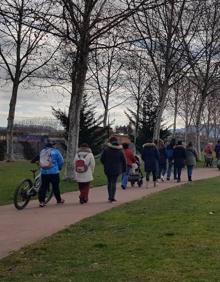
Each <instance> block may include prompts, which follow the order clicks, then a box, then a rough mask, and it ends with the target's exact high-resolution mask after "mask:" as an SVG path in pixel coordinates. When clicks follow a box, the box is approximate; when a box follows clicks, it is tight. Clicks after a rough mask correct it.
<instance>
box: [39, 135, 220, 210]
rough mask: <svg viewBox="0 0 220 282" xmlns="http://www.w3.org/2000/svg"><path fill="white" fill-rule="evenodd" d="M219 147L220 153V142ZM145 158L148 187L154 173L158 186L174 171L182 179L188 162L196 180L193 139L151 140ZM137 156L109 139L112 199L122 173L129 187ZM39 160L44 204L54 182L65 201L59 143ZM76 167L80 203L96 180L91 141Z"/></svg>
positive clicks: (105, 156)
mask: <svg viewBox="0 0 220 282" xmlns="http://www.w3.org/2000/svg"><path fill="white" fill-rule="evenodd" d="M218 148H219V151H218V153H219V156H220V141H219V143H218ZM141 158H142V160H143V162H144V170H145V173H146V186H147V187H148V183H149V180H150V175H151V174H152V177H153V184H154V187H155V186H156V185H157V182H158V180H159V179H160V180H161V181H165V179H166V180H167V181H169V180H170V179H171V173H172V172H173V177H174V180H177V182H180V181H181V173H182V169H183V167H184V166H185V165H186V167H187V175H188V181H192V173H193V168H194V166H195V165H196V161H197V159H198V157H197V153H196V150H195V149H194V148H193V145H192V143H191V142H189V143H188V145H187V146H186V147H184V146H183V144H182V142H181V141H178V142H177V143H176V140H175V139H172V140H171V141H170V143H169V144H168V145H165V144H164V142H163V140H159V141H155V142H152V141H151V140H148V141H147V142H146V143H145V144H144V145H143V149H142V153H141ZM137 159H138V160H139V158H138V157H137V156H135V154H134V152H133V151H132V150H131V149H129V145H128V144H127V143H124V144H122V145H121V144H119V142H118V139H117V138H116V137H115V136H112V137H111V138H110V139H109V140H108V143H107V144H106V145H105V148H104V149H103V152H102V153H101V157H100V160H101V163H102V164H103V167H104V172H105V175H106V178H107V191H108V201H109V202H114V201H116V198H115V194H116V184H117V181H118V178H119V176H120V175H122V178H121V188H122V189H126V187H127V184H128V177H129V174H130V172H131V170H132V166H133V165H134V164H135V163H137ZM38 160H39V163H40V166H41V176H42V177H41V179H42V185H41V188H40V191H39V202H40V207H44V206H45V196H46V191H47V190H48V188H49V184H50V183H51V184H52V188H53V192H54V196H55V198H56V200H57V203H58V204H63V203H64V200H63V199H62V198H61V196H60V190H59V172H60V170H61V169H62V167H63V164H64V160H63V157H62V155H61V153H60V151H59V150H58V149H57V148H56V145H55V144H51V143H48V144H46V146H45V147H44V148H43V150H42V151H41V152H40V155H39V157H38ZM34 161H36V159H35V160H34ZM73 169H74V179H75V181H76V182H77V183H78V187H79V191H80V195H79V202H80V204H85V203H87V202H88V198H89V189H90V183H91V181H92V180H93V173H94V170H95V158H94V156H93V153H92V151H91V149H90V148H89V145H88V144H86V143H83V144H81V145H80V147H79V148H78V151H77V153H76V155H75V158H74V160H73Z"/></svg>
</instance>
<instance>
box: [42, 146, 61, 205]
mask: <svg viewBox="0 0 220 282" xmlns="http://www.w3.org/2000/svg"><path fill="white" fill-rule="evenodd" d="M55 145H56V144H55V143H47V144H46V145H45V147H44V148H43V149H42V150H41V152H40V156H39V165H40V167H41V187H40V189H39V193H38V199H39V202H40V205H39V206H40V207H44V206H45V205H46V204H45V197H46V192H47V191H48V189H49V185H50V183H51V184H52V189H53V194H54V196H55V198H56V200H57V204H63V203H64V200H63V199H62V198H61V196H60V189H59V182H60V177H59V172H60V170H61V169H62V167H63V164H64V160H63V157H62V155H61V153H60V151H59V150H58V149H56V148H55Z"/></svg>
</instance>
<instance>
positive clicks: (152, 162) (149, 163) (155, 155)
mask: <svg viewBox="0 0 220 282" xmlns="http://www.w3.org/2000/svg"><path fill="white" fill-rule="evenodd" d="M141 157H142V160H143V161H144V168H145V171H156V169H157V163H158V162H159V158H160V155H159V151H158V149H157V147H156V145H155V144H154V143H146V144H144V145H143V151H142V155H141Z"/></svg>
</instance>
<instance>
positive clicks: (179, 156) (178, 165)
mask: <svg viewBox="0 0 220 282" xmlns="http://www.w3.org/2000/svg"><path fill="white" fill-rule="evenodd" d="M173 158H174V169H175V170H176V172H177V182H180V181H181V172H182V168H183V167H184V166H185V160H186V149H185V148H184V146H183V144H182V141H178V143H177V145H176V146H175V148H174V152H173Z"/></svg>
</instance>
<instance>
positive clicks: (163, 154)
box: [159, 139, 167, 181]
mask: <svg viewBox="0 0 220 282" xmlns="http://www.w3.org/2000/svg"><path fill="white" fill-rule="evenodd" d="M159 154H160V158H159V178H160V179H161V181H164V176H165V174H166V171H167V150H166V148H165V145H164V142H163V140H161V139H160V140H159Z"/></svg>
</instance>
